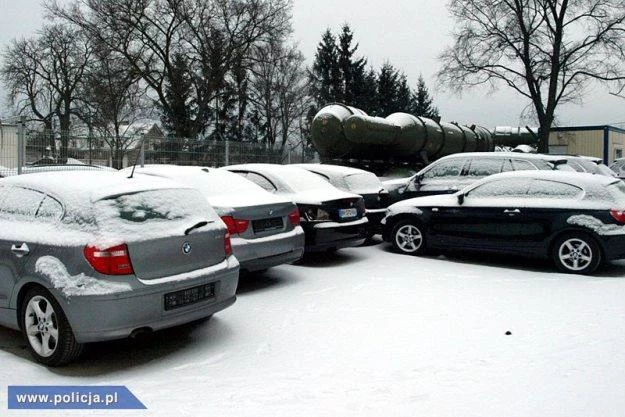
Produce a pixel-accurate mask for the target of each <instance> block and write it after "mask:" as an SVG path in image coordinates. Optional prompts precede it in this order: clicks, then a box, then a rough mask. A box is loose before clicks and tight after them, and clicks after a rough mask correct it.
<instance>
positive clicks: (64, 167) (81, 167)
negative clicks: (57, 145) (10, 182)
mask: <svg viewBox="0 0 625 417" xmlns="http://www.w3.org/2000/svg"><path fill="white" fill-rule="evenodd" d="M58 171H111V172H115V171H117V170H116V169H114V168H110V167H105V166H102V165H87V164H55V165H26V166H24V167H22V170H21V174H38V173H42V172H58ZM14 175H18V170H17V168H5V167H0V178H3V177H12V176H14ZM76 175H80V174H76Z"/></svg>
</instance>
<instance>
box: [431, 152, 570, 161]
mask: <svg viewBox="0 0 625 417" xmlns="http://www.w3.org/2000/svg"><path fill="white" fill-rule="evenodd" d="M469 157H470V158H475V157H495V158H515V159H519V158H521V159H530V160H531V159H540V160H544V161H566V158H565V157H563V156H562V155H550V154H541V153H524V152H461V153H455V154H452V155H447V156H444V157H442V158H440V159H439V161H441V160H444V159H453V158H469Z"/></svg>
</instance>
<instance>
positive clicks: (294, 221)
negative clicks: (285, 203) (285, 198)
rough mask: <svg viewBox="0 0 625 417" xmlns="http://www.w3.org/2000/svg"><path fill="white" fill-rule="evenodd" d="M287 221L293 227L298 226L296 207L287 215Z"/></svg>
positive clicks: (298, 219)
mask: <svg viewBox="0 0 625 417" xmlns="http://www.w3.org/2000/svg"><path fill="white" fill-rule="evenodd" d="M289 221H290V222H291V224H292V225H293V226H299V224H300V218H299V210H298V208H297V207H295V208H294V209H293V211H292V212H290V213H289Z"/></svg>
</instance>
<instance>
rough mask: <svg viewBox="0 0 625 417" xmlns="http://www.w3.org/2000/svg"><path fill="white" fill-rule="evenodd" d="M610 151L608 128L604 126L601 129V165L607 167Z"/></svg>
mask: <svg viewBox="0 0 625 417" xmlns="http://www.w3.org/2000/svg"><path fill="white" fill-rule="evenodd" d="M609 149H610V126H605V127H604V128H603V163H604V164H606V165H608V159H609V158H610V154H609V153H608V151H609Z"/></svg>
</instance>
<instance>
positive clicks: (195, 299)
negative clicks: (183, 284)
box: [164, 282, 215, 310]
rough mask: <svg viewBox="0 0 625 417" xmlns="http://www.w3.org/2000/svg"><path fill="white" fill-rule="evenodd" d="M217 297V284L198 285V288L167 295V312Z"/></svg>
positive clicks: (165, 297) (165, 298)
mask: <svg viewBox="0 0 625 417" xmlns="http://www.w3.org/2000/svg"><path fill="white" fill-rule="evenodd" d="M214 296H215V283H214V282H211V283H210V284H204V285H198V286H197V287H192V288H187V289H185V290H180V291H175V292H170V293H167V294H165V296H164V300H165V310H173V309H175V308H180V307H184V306H188V305H190V304H195V303H199V302H200V301H202V300H207V299H209V298H213V297H214Z"/></svg>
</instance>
